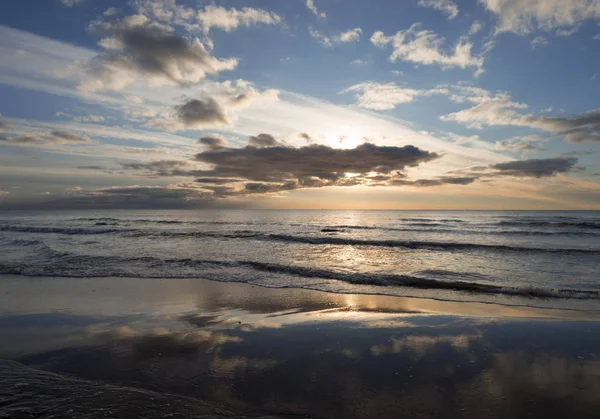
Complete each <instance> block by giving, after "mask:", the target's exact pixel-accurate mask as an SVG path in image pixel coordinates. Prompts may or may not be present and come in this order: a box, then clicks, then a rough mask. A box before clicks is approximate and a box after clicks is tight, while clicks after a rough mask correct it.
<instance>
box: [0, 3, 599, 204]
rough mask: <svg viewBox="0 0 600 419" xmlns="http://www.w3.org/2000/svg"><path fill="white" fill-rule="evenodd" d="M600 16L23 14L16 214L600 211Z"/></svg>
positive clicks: (10, 154)
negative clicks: (96, 210) (101, 210)
mask: <svg viewBox="0 0 600 419" xmlns="http://www.w3.org/2000/svg"><path fill="white" fill-rule="evenodd" d="M599 24H600V0H573V1H569V2H565V1H564V0H547V1H544V2H539V1H534V0H471V1H454V0H410V1H402V2H396V1H390V0H388V1H383V0H373V1H359V0H346V1H341V0H314V1H310V0H308V1H307V0H289V1H276V0H272V1H268V0H262V1H260V0H256V1H242V0H231V1H221V2H218V3H213V2H206V1H183V0H177V1H175V0H131V1H127V2H122V1H121V2H116V1H102V0H51V1H46V2H40V1H37V0H19V1H17V0H14V1H13V0H7V1H4V2H2V3H0V54H1V56H2V59H1V60H0V114H1V115H2V116H1V117H0V118H1V119H0V150H1V151H2V153H0V175H1V176H0V207H5V208H46V207H48V208H79V207H82V208H88V207H117V208H120V207H123V208H130V207H136V208H137V207H158V208H163V207H168V208H170V207H186V208H187V207H199V208H202V207H207V206H208V207H259V208H262V207H268V208H499V209H503V208H515V209H520V208H549V209H553V208H568V209H571V208H576V209H598V208H600V184H599V183H598V182H599V181H600V175H599V174H600V163H599V162H598V159H597V151H598V145H599V144H600V110H599V109H598V108H599V102H598V99H597V98H598V97H600V95H599V94H600V54H599V53H598V52H599V51H600V26H599Z"/></svg>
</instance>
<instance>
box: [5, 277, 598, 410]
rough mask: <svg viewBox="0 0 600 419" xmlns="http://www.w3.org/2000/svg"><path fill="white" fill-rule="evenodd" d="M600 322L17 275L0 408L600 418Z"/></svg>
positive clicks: (478, 308) (519, 310)
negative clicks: (7, 360) (599, 394)
mask: <svg viewBox="0 0 600 419" xmlns="http://www.w3.org/2000/svg"><path fill="white" fill-rule="evenodd" d="M599 317H600V313H598V312H583V311H573V310H550V309H541V308H530V307H511V306H503V305H490V304H480V303H452V302H440V301H436V300H427V299H412V298H398V297H382V296H373V295H352V294H347V295H340V294H332V293H321V292H315V291H308V290H297V289H286V290H280V289H269V288H263V287H256V286H251V285H247V284H236V283H222V282H214V281H206V280H201V279H191V280H158V279H128V278H100V279H86V278H27V277H18V276H16V277H5V278H4V282H3V284H2V285H0V341H1V342H3V344H2V345H0V358H4V359H9V360H12V361H16V362H18V363H19V364H15V363H13V362H6V361H0V417H9V418H28V417H42V418H56V417H61V418H62V417H67V418H69V417H72V418H81V417H89V418H99V417H100V418H102V417H111V418H130V417H147V418H154V417H194V418H198V417H246V416H248V417H255V416H258V417H266V416H268V417H314V418H340V419H341V418H344V419H346V418H377V419H381V418H396V417H411V418H480V417H497V418H507V417H510V418H520V417H529V418H544V419H548V418H563V417H579V418H586V419H587V418H595V417H597V412H598V410H599V409H600V404H599V402H598V397H597V395H598V392H599V391H600V353H599V348H600V323H599V322H598V319H599ZM23 365H26V366H27V367H24V366H23ZM40 370H43V371H40ZM44 371H46V372H44ZM82 380H83V381H82Z"/></svg>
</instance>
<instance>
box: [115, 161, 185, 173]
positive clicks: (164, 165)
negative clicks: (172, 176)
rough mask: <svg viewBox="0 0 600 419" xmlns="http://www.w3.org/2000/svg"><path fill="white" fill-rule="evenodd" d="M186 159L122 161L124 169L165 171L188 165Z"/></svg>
mask: <svg viewBox="0 0 600 419" xmlns="http://www.w3.org/2000/svg"><path fill="white" fill-rule="evenodd" d="M188 165H189V163H188V162H187V161H182V160H159V161H153V162H147V163H122V164H121V166H123V168H125V169H133V170H148V171H151V172H166V171H169V170H172V169H175V168H179V167H185V166H188Z"/></svg>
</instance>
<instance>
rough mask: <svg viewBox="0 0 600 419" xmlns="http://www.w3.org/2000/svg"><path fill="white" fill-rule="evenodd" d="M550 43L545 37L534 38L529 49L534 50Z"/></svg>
mask: <svg viewBox="0 0 600 419" xmlns="http://www.w3.org/2000/svg"><path fill="white" fill-rule="evenodd" d="M549 44H550V42H548V38H546V37H545V36H536V37H535V38H533V39H532V40H531V47H532V48H533V49H536V48H537V47H545V46H548V45H549Z"/></svg>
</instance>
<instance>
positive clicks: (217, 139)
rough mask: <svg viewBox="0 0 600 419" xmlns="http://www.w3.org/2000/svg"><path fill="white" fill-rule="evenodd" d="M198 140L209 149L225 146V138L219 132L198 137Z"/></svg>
mask: <svg viewBox="0 0 600 419" xmlns="http://www.w3.org/2000/svg"><path fill="white" fill-rule="evenodd" d="M198 142H199V143H200V144H202V145H204V146H206V147H208V148H209V149H211V150H218V149H222V148H227V140H226V139H225V137H223V136H221V135H219V134H208V135H205V136H204V137H202V138H200V139H199V140H198Z"/></svg>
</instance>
